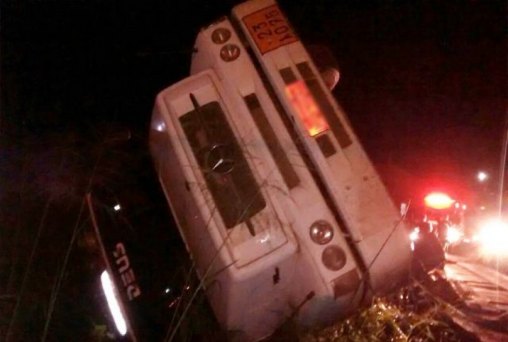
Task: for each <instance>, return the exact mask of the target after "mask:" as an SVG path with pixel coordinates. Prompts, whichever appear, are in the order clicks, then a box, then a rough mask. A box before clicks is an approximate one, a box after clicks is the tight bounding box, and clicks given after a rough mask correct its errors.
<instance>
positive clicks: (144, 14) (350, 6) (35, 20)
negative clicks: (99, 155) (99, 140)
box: [1, 0, 506, 180]
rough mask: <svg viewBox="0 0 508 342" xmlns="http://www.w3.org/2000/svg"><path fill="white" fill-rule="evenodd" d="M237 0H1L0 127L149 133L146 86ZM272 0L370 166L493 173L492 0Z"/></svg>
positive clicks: (499, 81) (500, 29) (153, 86)
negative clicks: (321, 53) (316, 48)
mask: <svg viewBox="0 0 508 342" xmlns="http://www.w3.org/2000/svg"><path fill="white" fill-rule="evenodd" d="M234 3H235V2H234V1H206V2H205V1H196V0H194V1H192V0H191V1H165V2H152V3H144V2H143V3H141V2H139V3H131V4H126V3H125V2H118V1H117V2H115V1H104V0H102V1H75V0H70V1H57V0H54V1H49V0H48V1H28V2H24V3H18V2H16V1H5V2H3V11H2V44H3V46H2V105H3V107H2V109H3V110H2V114H3V115H2V125H1V129H2V134H3V135H11V134H14V136H18V135H20V134H21V135H26V134H29V135H30V134H41V132H48V131H54V130H56V131H59V130H65V129H68V128H69V126H72V127H73V128H77V129H78V130H79V127H80V126H83V125H85V126H94V125H97V124H98V123H101V124H102V123H106V124H109V123H110V122H115V123H118V124H119V125H120V126H126V127H129V128H131V129H133V130H138V131H139V132H146V128H147V123H148V120H149V117H150V112H151V108H152V103H153V99H154V96H155V94H156V93H157V92H158V91H159V90H161V89H163V88H164V87H166V86H168V85H171V84H172V83H174V82H176V81H178V80H180V79H182V78H184V77H185V76H187V75H188V69H189V62H190V51H191V49H192V46H193V41H194V37H195V35H196V32H197V31H198V30H199V28H200V26H202V25H204V24H206V23H208V22H211V21H212V20H213V19H214V18H217V17H219V16H221V15H224V14H227V13H228V12H229V9H230V8H231V6H232V5H233V4H234ZM297 4H298V5H297ZM281 5H282V7H283V8H284V9H285V10H286V12H287V15H288V16H289V17H290V20H291V21H292V23H293V26H294V27H295V29H296V31H297V32H298V33H299V34H300V36H301V38H302V39H303V40H304V42H306V43H307V44H321V45H325V46H328V47H329V48H330V49H331V51H332V52H333V54H334V55H335V57H336V59H337V62H338V64H339V66H340V70H341V81H340V83H339V86H338V87H337V88H336V90H335V94H336V96H337V98H338V100H339V101H340V103H341V104H342V105H343V106H344V107H345V109H346V110H347V112H348V114H349V116H350V119H351V122H352V124H353V126H354V128H355V130H356V132H357V134H358V135H359V136H360V138H361V140H362V142H363V144H364V145H365V147H366V148H367V150H368V152H369V154H370V155H371V157H372V158H373V160H374V162H375V164H377V165H378V167H380V168H383V167H384V165H387V164H389V165H390V167H389V169H391V168H393V167H394V166H395V167H396V168H402V169H404V172H405V171H408V172H409V173H411V174H415V173H417V174H418V176H425V175H428V174H430V173H432V174H438V176H440V175H445V176H446V177H448V178H457V177H458V178H464V179H465V180H467V179H469V178H470V177H472V175H473V174H474V172H475V171H476V170H477V169H480V168H481V169H487V170H488V171H491V172H495V171H497V164H498V163H497V158H498V154H499V149H500V141H501V127H502V126H503V122H504V118H503V116H504V112H505V94H506V69H505V62H506V44H505V32H504V28H505V18H504V13H505V9H504V2H503V1H446V2H441V1H436V2H433V1H411V2H396V1H371V2H363V1H362V2H354V1H346V2H343V1H300V2H294V1H282V2H281ZM452 175H453V176H452Z"/></svg>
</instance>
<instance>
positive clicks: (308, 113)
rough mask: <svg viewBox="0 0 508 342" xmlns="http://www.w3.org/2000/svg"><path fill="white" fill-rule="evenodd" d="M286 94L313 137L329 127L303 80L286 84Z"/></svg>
mask: <svg viewBox="0 0 508 342" xmlns="http://www.w3.org/2000/svg"><path fill="white" fill-rule="evenodd" d="M286 95H287V96H288V97H289V100H290V101H291V103H292V104H293V106H294V107H295V109H296V111H297V113H298V115H299V116H300V119H301V120H302V122H303V125H304V126H305V129H306V130H307V132H308V133H309V134H310V136H311V137H314V136H316V135H318V134H319V133H322V132H324V131H326V130H328V129H329V126H328V122H327V121H326V119H325V117H324V115H323V113H322V112H321V109H320V108H319V106H318V105H317V103H316V101H315V100H314V98H313V97H312V94H311V93H310V91H309V89H308V88H307V85H306V84H305V82H304V81H303V80H299V81H296V82H294V83H291V84H289V85H288V86H286Z"/></svg>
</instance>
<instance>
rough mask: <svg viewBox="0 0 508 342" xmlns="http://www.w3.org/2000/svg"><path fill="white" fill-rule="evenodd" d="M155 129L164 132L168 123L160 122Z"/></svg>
mask: <svg viewBox="0 0 508 342" xmlns="http://www.w3.org/2000/svg"><path fill="white" fill-rule="evenodd" d="M155 129H156V130H157V131H159V132H164V131H165V130H166V124H165V123H164V122H161V123H158V124H157V125H155Z"/></svg>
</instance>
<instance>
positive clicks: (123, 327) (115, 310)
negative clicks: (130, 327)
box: [101, 271, 127, 336]
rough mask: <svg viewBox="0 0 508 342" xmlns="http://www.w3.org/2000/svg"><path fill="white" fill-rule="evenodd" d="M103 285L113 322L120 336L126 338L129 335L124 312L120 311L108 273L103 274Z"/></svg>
mask: <svg viewBox="0 0 508 342" xmlns="http://www.w3.org/2000/svg"><path fill="white" fill-rule="evenodd" d="M101 284H102V290H103V291H104V294H105V295H106V300H107V302H108V307H109V311H110V312H111V315H112V316H113V321H114V322H115V326H116V329H117V330H118V332H119V333H120V335H122V336H125V334H127V324H126V323H125V319H124V317H123V315H122V311H121V310H120V305H119V304H118V300H117V298H116V296H115V291H114V288H113V283H112V282H111V278H110V277H109V274H108V272H107V271H104V272H102V274H101Z"/></svg>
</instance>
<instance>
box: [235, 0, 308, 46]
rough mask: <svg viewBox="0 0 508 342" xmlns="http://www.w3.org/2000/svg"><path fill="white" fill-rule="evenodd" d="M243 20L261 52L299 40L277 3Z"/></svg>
mask: <svg viewBox="0 0 508 342" xmlns="http://www.w3.org/2000/svg"><path fill="white" fill-rule="evenodd" d="M243 22H244V24H245V26H246V27H247V29H248V30H249V33H250V35H251V36H252V38H253V39H254V42H255V43H256V46H257V48H258V49H259V51H260V52H261V54H265V53H267V52H269V51H272V50H275V49H277V48H279V47H281V46H284V45H287V44H291V43H293V42H296V41H297V40H298V38H297V37H296V35H295V34H294V32H293V30H292V29H291V26H289V23H288V21H287V19H286V18H285V17H284V15H283V14H282V12H281V10H280V9H279V7H278V6H277V5H273V6H269V7H266V8H263V9H261V10H259V11H257V12H254V13H251V14H249V15H247V16H245V17H244V18H243Z"/></svg>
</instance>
